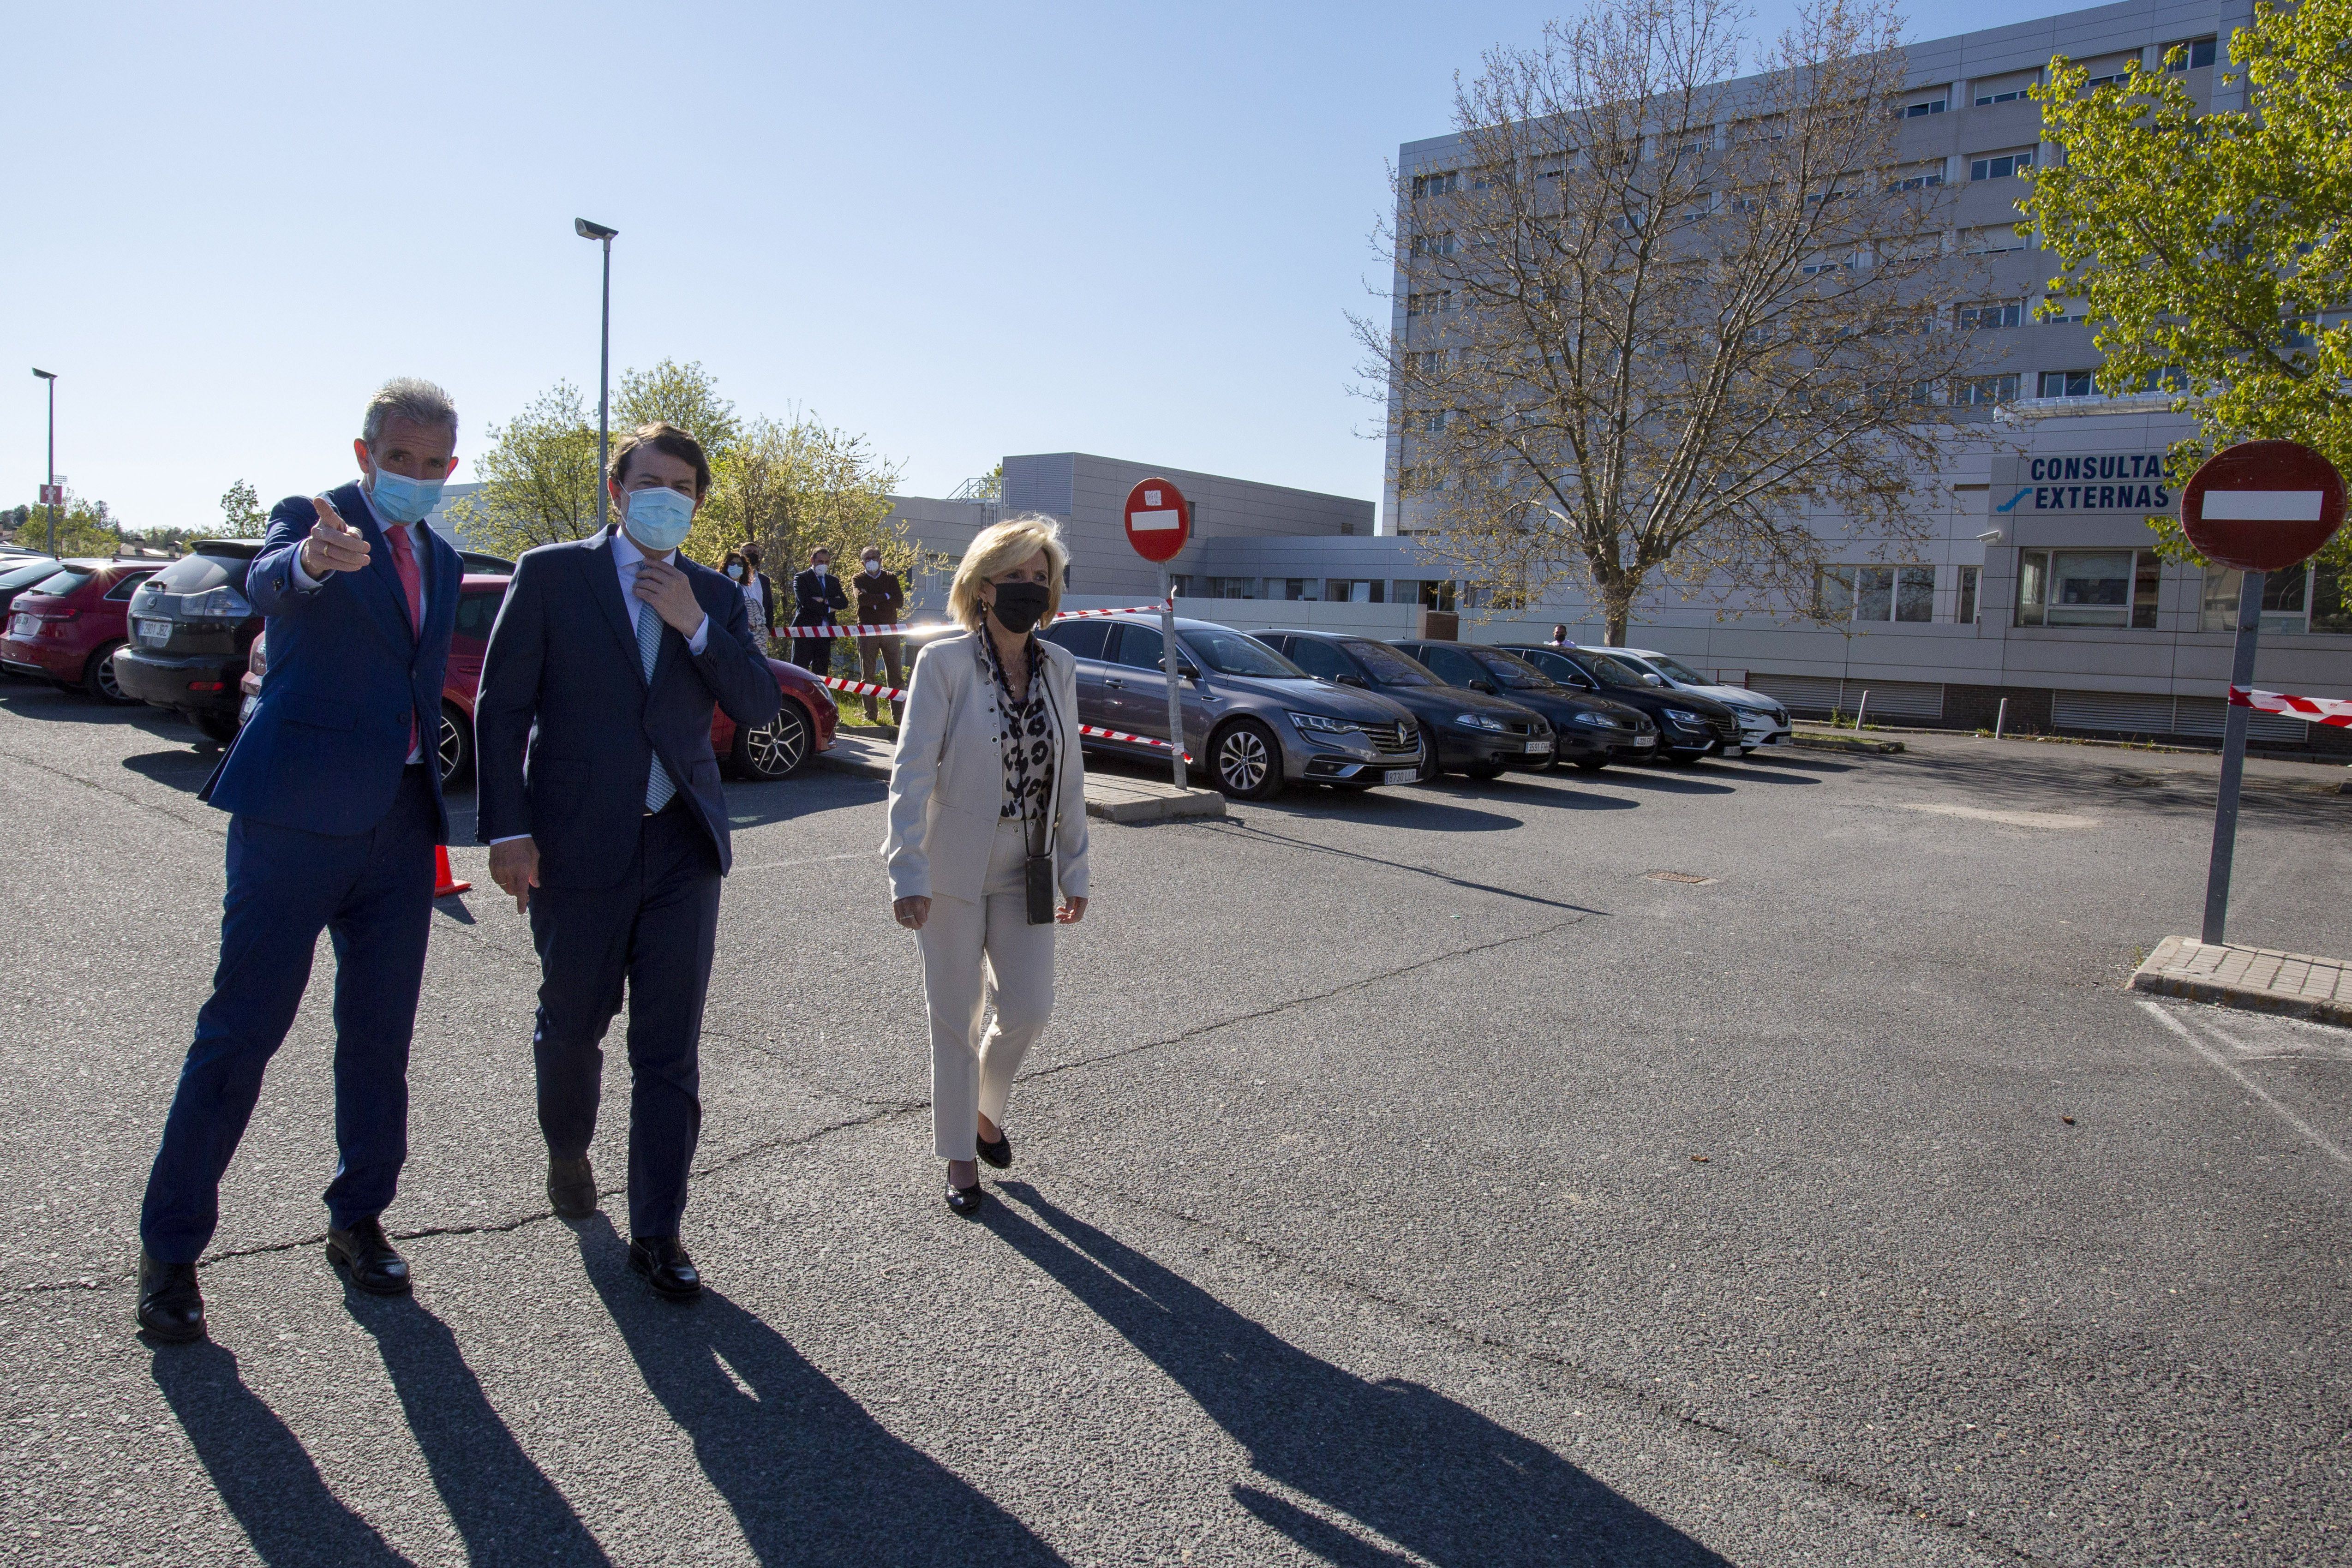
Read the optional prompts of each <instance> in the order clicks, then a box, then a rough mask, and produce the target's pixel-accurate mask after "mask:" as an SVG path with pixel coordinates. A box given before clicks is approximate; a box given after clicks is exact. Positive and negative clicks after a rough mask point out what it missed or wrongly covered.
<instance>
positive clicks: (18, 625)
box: [8, 616, 40, 637]
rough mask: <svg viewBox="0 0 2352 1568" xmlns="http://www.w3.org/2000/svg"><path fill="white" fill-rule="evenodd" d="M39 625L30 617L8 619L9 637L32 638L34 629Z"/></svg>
mask: <svg viewBox="0 0 2352 1568" xmlns="http://www.w3.org/2000/svg"><path fill="white" fill-rule="evenodd" d="M39 624H40V623H39V622H37V621H36V620H34V619H33V617H32V616H9V617H8V635H9V636H11V637H31V636H32V635H33V631H34V628H35V627H37V626H39Z"/></svg>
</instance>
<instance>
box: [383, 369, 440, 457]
mask: <svg viewBox="0 0 2352 1568" xmlns="http://www.w3.org/2000/svg"><path fill="white" fill-rule="evenodd" d="M387 419H405V420H407V421H408V422H409V423H410V424H412V425H423V426H436V425H437V426H442V427H444V428H446V430H447V431H448V432H449V434H450V435H452V436H455V435H457V405H456V404H454V403H452V402H450V401H449V395H448V394H447V393H446V392H444V391H442V390H441V389H440V388H439V387H437V386H436V385H434V384H432V383H431V382H429V381H426V380H425V379H423V378H422V377H419V376H414V375H395V376H394V377H393V378H392V379H391V380H390V381H387V382H385V383H384V384H383V385H382V386H379V387H377V388H376V389H375V395H373V396H372V397H370V398H369V399H368V405H367V416H366V417H365V418H363V419H362V420H361V421H360V439H361V440H362V441H365V442H366V443H367V444H368V445H369V446H370V447H373V446H374V445H375V444H376V441H377V440H378V439H379V438H380V437H382V436H383V425H384V421H385V420H387Z"/></svg>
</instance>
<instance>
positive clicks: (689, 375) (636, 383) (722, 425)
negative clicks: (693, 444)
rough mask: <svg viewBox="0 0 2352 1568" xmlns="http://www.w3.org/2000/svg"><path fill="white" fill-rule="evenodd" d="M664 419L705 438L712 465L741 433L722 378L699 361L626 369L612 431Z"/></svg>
mask: <svg viewBox="0 0 2352 1568" xmlns="http://www.w3.org/2000/svg"><path fill="white" fill-rule="evenodd" d="M663 422H667V423H668V424H671V425H675V426H677V427H678V428H679V429H681V430H683V431H685V432H686V433H687V434H688V435H689V436H692V437H694V438H695V439H696V440H698V441H699V442H701V443H702V452H703V456H705V457H707V458H709V459H710V462H711V466H712V467H713V468H716V467H717V466H718V464H719V459H720V458H724V457H725V456H726V455H727V454H728V453H729V452H730V451H731V450H733V448H734V446H735V443H736V441H737V439H738V438H739V437H740V436H741V435H742V432H743V422H742V420H741V419H740V417H739V416H737V415H736V413H735V405H733V404H732V403H730V402H729V401H728V400H727V399H726V398H723V397H721V396H719V378H718V377H716V376H714V375H712V374H710V373H709V371H707V370H704V369H703V368H702V363H701V362H700V361H698V360H697V361H695V362H693V363H688V364H680V363H677V361H676V360H668V359H666V360H663V361H662V362H661V363H658V364H656V365H655V366H654V367H653V369H651V370H632V371H625V372H624V373H622V375H621V384H620V386H619V387H618V388H617V389H616V390H615V392H614V397H613V432H614V435H618V434H619V433H620V432H622V431H624V430H634V429H635V428H636V427H637V426H640V425H652V424H656V423H663Z"/></svg>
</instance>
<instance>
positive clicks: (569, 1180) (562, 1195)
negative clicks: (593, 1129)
mask: <svg viewBox="0 0 2352 1568" xmlns="http://www.w3.org/2000/svg"><path fill="white" fill-rule="evenodd" d="M547 1201H548V1202H549V1203H550V1204H551V1205H554V1208H555V1212H556V1215H558V1217H560V1218H562V1219H588V1218H590V1217H592V1216H593V1215H594V1214H595V1213H596V1173H595V1172H594V1171H593V1170H592V1169H591V1168H590V1167H589V1164H588V1156H587V1155H585V1154H583V1155H581V1156H580V1158H578V1159H577V1160H566V1159H564V1158H563V1157H562V1156H561V1155H558V1154H550V1155H549V1156H548V1157H547Z"/></svg>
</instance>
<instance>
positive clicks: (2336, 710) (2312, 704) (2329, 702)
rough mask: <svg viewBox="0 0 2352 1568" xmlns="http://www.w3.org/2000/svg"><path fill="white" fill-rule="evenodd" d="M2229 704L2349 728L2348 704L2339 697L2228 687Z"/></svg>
mask: <svg viewBox="0 0 2352 1568" xmlns="http://www.w3.org/2000/svg"><path fill="white" fill-rule="evenodd" d="M2230 704H2231V707H2234V708H2258V709H2260V710H2263V712H2265V713H2284V714H2285V715H2286V716H2287V717H2288V718H2290V719H2301V720H2303V721H2305V723H2310V724H2333V725H2336V726H2337V727H2338V728H2339V729H2352V702H2347V701H2346V700H2343V699H2342V698H2340V697H2290V696H2288V695H2287V694H2286V693H2285V692H2284V691H2256V690H2254V689H2252V688H2250V687H2244V686H2232V687H2231V688H2230Z"/></svg>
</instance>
